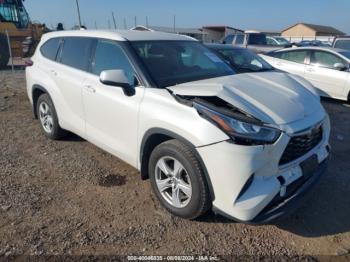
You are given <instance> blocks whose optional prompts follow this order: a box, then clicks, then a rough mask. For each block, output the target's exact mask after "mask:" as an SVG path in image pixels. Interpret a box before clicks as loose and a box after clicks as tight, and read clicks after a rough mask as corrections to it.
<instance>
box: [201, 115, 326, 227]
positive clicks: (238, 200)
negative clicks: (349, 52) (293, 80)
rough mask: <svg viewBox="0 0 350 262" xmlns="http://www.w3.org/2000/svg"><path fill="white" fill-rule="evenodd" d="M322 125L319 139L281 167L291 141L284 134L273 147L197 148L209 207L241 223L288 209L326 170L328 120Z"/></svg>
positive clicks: (264, 219) (270, 217)
mask: <svg viewBox="0 0 350 262" xmlns="http://www.w3.org/2000/svg"><path fill="white" fill-rule="evenodd" d="M322 126H323V130H324V134H323V138H322V140H321V142H320V143H319V144H318V145H317V146H315V147H314V148H313V149H312V150H310V151H309V152H307V153H306V154H304V155H303V156H301V157H299V158H298V159H296V160H294V161H292V162H290V163H288V164H285V165H280V159H281V156H282V155H283V153H284V151H285V150H286V147H287V145H288V143H289V141H290V140H291V137H290V136H288V135H287V134H285V133H283V134H282V135H281V137H280V138H279V140H278V141H277V142H276V143H275V144H273V145H265V146H240V145H236V144H232V143H230V142H228V141H227V142H221V143H218V144H214V145H211V146H207V147H202V148H197V151H198V152H199V154H200V156H201V158H202V159H203V160H204V163H206V169H207V170H208V174H209V177H210V180H211V184H212V186H213V190H214V194H215V199H214V201H213V210H214V211H215V212H216V213H220V214H223V215H224V216H226V217H229V218H231V219H233V220H236V221H241V222H245V223H266V222H268V221H271V220H273V219H275V218H277V217H279V216H281V215H283V214H285V213H287V211H288V210H289V209H291V207H292V206H294V205H296V204H297V202H298V201H297V200H298V199H300V198H301V197H302V196H303V195H304V194H305V193H306V192H307V191H309V190H310V189H311V187H312V186H313V185H314V184H315V183H316V182H317V180H318V179H319V177H320V176H321V175H322V173H324V171H325V170H326V167H327V163H328V157H329V145H328V140H329V132H330V125H329V120H328V118H327V119H326V120H325V121H324V122H323V124H322Z"/></svg>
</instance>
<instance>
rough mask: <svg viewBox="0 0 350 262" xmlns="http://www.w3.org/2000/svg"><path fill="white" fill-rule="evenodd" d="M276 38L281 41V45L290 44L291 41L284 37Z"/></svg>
mask: <svg viewBox="0 0 350 262" xmlns="http://www.w3.org/2000/svg"><path fill="white" fill-rule="evenodd" d="M275 39H276V40H277V41H278V42H279V43H280V45H289V44H290V42H289V41H288V40H287V39H285V38H283V37H275Z"/></svg>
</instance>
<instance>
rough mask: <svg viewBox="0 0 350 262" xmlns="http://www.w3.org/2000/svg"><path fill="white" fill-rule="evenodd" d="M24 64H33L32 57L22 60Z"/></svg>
mask: <svg viewBox="0 0 350 262" xmlns="http://www.w3.org/2000/svg"><path fill="white" fill-rule="evenodd" d="M24 64H25V66H32V65H34V62H33V60H32V59H30V58H27V59H25V60H24Z"/></svg>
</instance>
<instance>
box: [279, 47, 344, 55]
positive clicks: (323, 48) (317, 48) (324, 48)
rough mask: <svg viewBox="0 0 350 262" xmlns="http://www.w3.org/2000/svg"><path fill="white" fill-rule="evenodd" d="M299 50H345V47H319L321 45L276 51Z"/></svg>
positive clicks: (336, 51)
mask: <svg viewBox="0 0 350 262" xmlns="http://www.w3.org/2000/svg"><path fill="white" fill-rule="evenodd" d="M298 50H320V51H331V52H335V53H338V52H344V50H343V49H339V48H332V47H319V46H304V47H290V48H283V49H279V50H276V52H282V51H298Z"/></svg>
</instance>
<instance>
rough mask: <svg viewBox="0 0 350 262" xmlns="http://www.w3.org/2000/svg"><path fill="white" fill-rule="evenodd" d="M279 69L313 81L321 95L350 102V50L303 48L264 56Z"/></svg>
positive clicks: (289, 49) (283, 50) (288, 49)
mask: <svg viewBox="0 0 350 262" xmlns="http://www.w3.org/2000/svg"><path fill="white" fill-rule="evenodd" d="M261 57H263V58H264V59H265V60H266V61H267V62H269V63H270V64H271V65H273V66H274V67H275V68H277V69H280V70H283V71H285V72H288V73H291V74H295V75H299V76H302V77H304V78H305V79H307V80H308V81H310V82H311V83H312V84H313V85H314V86H315V87H316V88H317V89H318V92H319V94H320V95H321V96H325V97H332V98H336V99H341V100H346V101H350V66H349V65H350V51H346V50H342V49H332V48H321V47H303V48H297V49H296V48H287V49H282V50H278V51H274V52H270V53H268V54H265V55H261Z"/></svg>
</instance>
